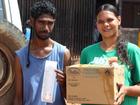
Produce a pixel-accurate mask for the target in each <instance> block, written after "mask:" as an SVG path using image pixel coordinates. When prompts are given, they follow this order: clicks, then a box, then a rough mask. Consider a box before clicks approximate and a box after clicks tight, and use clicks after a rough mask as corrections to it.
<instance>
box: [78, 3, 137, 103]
mask: <svg viewBox="0 0 140 105" xmlns="http://www.w3.org/2000/svg"><path fill="white" fill-rule="evenodd" d="M96 25H97V29H98V31H99V32H100V34H101V36H102V41H101V42H98V43H96V44H93V45H90V46H88V47H86V48H84V49H83V50H82V52H81V57H80V63H81V64H103V63H104V64H108V59H109V58H111V57H117V58H118V63H119V64H123V65H125V77H124V78H125V83H124V85H122V84H120V85H119V88H120V91H119V93H118V94H117V96H116V98H115V100H114V105H120V104H121V105H137V97H138V96H140V85H139V83H140V66H138V64H139V60H140V49H139V48H138V47H137V46H136V45H134V44H132V43H130V42H127V41H125V40H124V39H123V38H122V36H123V35H121V33H120V32H119V28H120V25H121V17H120V15H119V13H118V11H117V9H116V8H115V7H114V6H113V5H110V4H104V5H102V6H101V7H100V8H99V10H98V11H97V22H96ZM95 51H96V52H95ZM93 104H94V103H93Z"/></svg>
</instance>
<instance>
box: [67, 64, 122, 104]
mask: <svg viewBox="0 0 140 105" xmlns="http://www.w3.org/2000/svg"><path fill="white" fill-rule="evenodd" d="M66 83H67V84H66V85H67V89H66V90H67V102H68V103H79V104H84V103H85V104H107V105H112V104H113V102H114V97H115V94H116V93H117V92H118V89H117V85H116V84H117V83H122V84H123V83H124V70H123V67H122V66H118V67H115V68H114V67H110V66H99V65H86V64H85V65H80V64H77V65H72V66H67V67H66Z"/></svg>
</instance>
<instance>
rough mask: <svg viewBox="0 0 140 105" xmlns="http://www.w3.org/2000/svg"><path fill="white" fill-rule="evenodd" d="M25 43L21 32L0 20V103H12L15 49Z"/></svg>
mask: <svg viewBox="0 0 140 105" xmlns="http://www.w3.org/2000/svg"><path fill="white" fill-rule="evenodd" d="M24 45H25V39H24V35H23V34H22V32H21V31H20V30H19V29H18V28H16V27H15V26H14V25H12V24H11V23H9V22H7V21H0V105H12V103H13V100H14V94H15V83H14V77H15V71H14V69H13V68H14V57H15V51H16V50H18V49H19V48H21V47H23V46H24Z"/></svg>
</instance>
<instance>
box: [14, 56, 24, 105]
mask: <svg viewBox="0 0 140 105" xmlns="http://www.w3.org/2000/svg"><path fill="white" fill-rule="evenodd" d="M22 92H23V90H22V71H21V65H20V63H19V59H18V57H16V58H15V99H14V105H23V104H22V99H23V97H22V96H23V93H22Z"/></svg>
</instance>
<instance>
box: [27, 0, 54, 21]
mask: <svg viewBox="0 0 140 105" xmlns="http://www.w3.org/2000/svg"><path fill="white" fill-rule="evenodd" d="M30 12H31V17H33V18H34V19H37V18H38V17H39V16H41V15H42V14H49V15H51V16H52V17H53V18H56V8H55V6H54V4H53V3H52V2H51V1H49V0H43V1H42V0H40V1H39V2H36V3H35V4H34V5H33V6H32V8H31V11H30Z"/></svg>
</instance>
